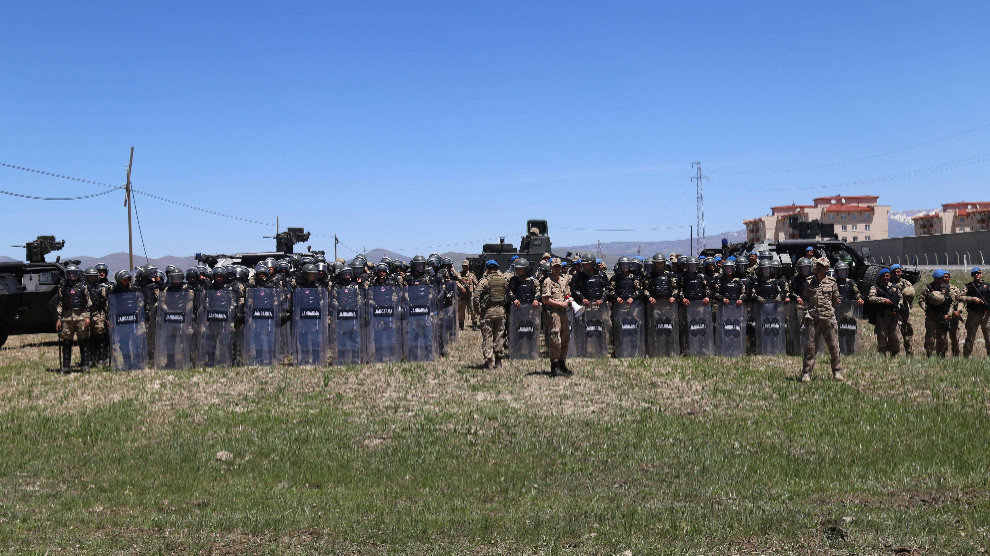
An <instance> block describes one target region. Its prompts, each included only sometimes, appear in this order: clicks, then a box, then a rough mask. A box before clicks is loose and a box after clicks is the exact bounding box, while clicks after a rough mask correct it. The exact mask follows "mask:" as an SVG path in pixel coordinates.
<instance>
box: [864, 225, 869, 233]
mask: <svg viewBox="0 0 990 556" xmlns="http://www.w3.org/2000/svg"><path fill="white" fill-rule="evenodd" d="M863 229H864V230H866V231H867V232H868V231H870V225H869V224H863Z"/></svg>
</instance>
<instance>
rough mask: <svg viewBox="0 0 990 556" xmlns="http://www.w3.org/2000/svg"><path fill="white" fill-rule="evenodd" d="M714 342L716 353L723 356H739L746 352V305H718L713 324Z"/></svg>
mask: <svg viewBox="0 0 990 556" xmlns="http://www.w3.org/2000/svg"><path fill="white" fill-rule="evenodd" d="M715 344H716V347H717V348H718V354H719V355H723V356H725V357H741V356H743V355H745V354H746V307H745V306H744V305H736V304H730V305H719V307H718V320H717V321H716V326H715Z"/></svg>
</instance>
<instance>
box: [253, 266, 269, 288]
mask: <svg viewBox="0 0 990 556" xmlns="http://www.w3.org/2000/svg"><path fill="white" fill-rule="evenodd" d="M267 281H268V266H267V265H266V264H265V263H258V264H256V265H254V282H255V283H259V282H261V283H264V282H267Z"/></svg>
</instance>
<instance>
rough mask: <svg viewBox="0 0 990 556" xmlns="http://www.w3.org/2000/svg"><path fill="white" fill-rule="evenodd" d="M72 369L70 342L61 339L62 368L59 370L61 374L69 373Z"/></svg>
mask: <svg viewBox="0 0 990 556" xmlns="http://www.w3.org/2000/svg"><path fill="white" fill-rule="evenodd" d="M71 370H72V342H70V341H63V342H62V368H61V369H59V371H60V372H61V373H62V374H69V373H70V372H71Z"/></svg>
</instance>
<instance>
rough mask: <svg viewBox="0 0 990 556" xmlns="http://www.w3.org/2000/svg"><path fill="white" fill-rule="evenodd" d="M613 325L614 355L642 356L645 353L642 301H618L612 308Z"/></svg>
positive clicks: (644, 325) (644, 324)
mask: <svg viewBox="0 0 990 556" xmlns="http://www.w3.org/2000/svg"><path fill="white" fill-rule="evenodd" d="M612 321H613V325H614V327H615V333H614V338H615V356H616V357H643V356H644V355H645V354H646V320H645V318H644V314H643V302H642V301H634V302H633V304H632V305H626V304H625V303H619V304H618V305H616V306H615V307H613V308H612Z"/></svg>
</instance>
